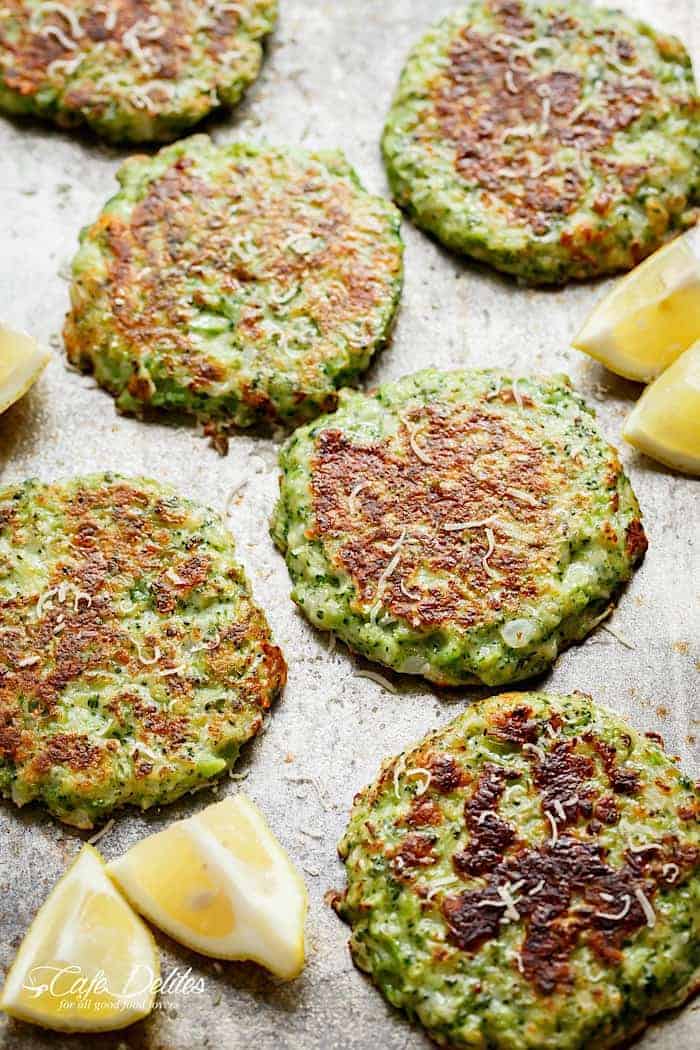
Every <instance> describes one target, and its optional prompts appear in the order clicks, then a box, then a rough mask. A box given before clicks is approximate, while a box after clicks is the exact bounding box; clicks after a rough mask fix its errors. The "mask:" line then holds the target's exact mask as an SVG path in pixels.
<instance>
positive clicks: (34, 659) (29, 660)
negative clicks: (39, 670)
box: [17, 656, 41, 667]
mask: <svg viewBox="0 0 700 1050" xmlns="http://www.w3.org/2000/svg"><path fill="white" fill-rule="evenodd" d="M40 659H41V657H40V656H25V657H24V659H22V660H18V661H17V666H18V667H33V666H34V664H38V663H39V660H40Z"/></svg>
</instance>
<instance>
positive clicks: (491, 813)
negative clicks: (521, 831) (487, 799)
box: [476, 809, 499, 825]
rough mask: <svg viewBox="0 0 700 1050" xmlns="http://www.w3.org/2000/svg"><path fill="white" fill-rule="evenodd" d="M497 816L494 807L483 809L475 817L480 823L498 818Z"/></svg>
mask: <svg viewBox="0 0 700 1050" xmlns="http://www.w3.org/2000/svg"><path fill="white" fill-rule="evenodd" d="M498 819H499V816H498V813H497V812H496V810H495V809H485V810H483V812H482V813H480V814H479V816H478V817H477V818H476V822H477V824H479V825H481V824H483V823H484V821H485V820H498Z"/></svg>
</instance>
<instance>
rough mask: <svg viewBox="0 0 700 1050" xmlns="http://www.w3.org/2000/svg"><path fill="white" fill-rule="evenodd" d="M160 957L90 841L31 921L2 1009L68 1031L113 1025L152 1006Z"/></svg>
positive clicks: (98, 1029) (130, 1021) (140, 1015)
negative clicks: (90, 844) (111, 879)
mask: <svg viewBox="0 0 700 1050" xmlns="http://www.w3.org/2000/svg"><path fill="white" fill-rule="evenodd" d="M159 978H160V964H159V961H158V953H157V950H156V946H155V942H154V940H153V937H152V935H151V933H150V931H149V930H148V929H147V928H146V927H145V926H144V924H143V923H142V921H141V919H139V917H138V916H137V915H135V914H134V912H133V911H132V910H131V908H130V907H129V905H128V904H127V902H126V901H125V900H124V898H123V897H122V896H121V895H120V894H119V892H118V891H117V890H116V889H115V887H114V884H113V883H112V882H111V881H110V879H109V878H108V877H107V871H106V868H105V864H104V861H103V860H102V858H101V857H100V855H99V853H98V852H97V850H95V849H93V848H92V846H85V847H84V849H83V850H82V851H81V852H80V854H79V856H78V858H77V860H76V861H75V862H74V863H73V864H72V865H71V867H70V868H69V869H68V871H67V872H66V873H65V875H64V876H63V878H62V879H60V881H59V882H58V883H57V884H56V885H55V886H54V888H53V890H52V891H51V894H50V895H49V897H48V898H47V900H46V901H45V902H44V904H43V905H42V907H41V908H40V909H39V912H38V914H37V916H36V918H35V919H34V922H33V923H32V925H31V926H30V928H29V931H28V933H27V935H26V936H25V938H24V940H23V941H22V944H21V945H20V948H19V951H18V953H17V957H16V959H15V961H14V963H13V964H12V968H11V969H10V972H9V973H8V975H7V980H6V981H5V986H4V988H3V990H2V996H0V1008H1V1009H3V1010H5V1011H6V1012H7V1013H8V1014H10V1015H11V1016H12V1017H17V1018H19V1019H20V1020H21V1021H31V1022H32V1023H33V1024H38V1025H41V1026H42V1027H43V1028H53V1029H57V1030H58V1031H63V1032H107V1031H111V1030H112V1029H115V1028H124V1027H126V1025H129V1024H133V1022H134V1021H139V1020H141V1018H143V1017H146V1015H147V1014H149V1013H150V1012H151V1010H152V1009H153V1002H154V999H155V991H156V985H157V982H158V981H159Z"/></svg>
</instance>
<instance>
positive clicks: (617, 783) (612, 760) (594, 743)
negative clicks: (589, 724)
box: [583, 733, 640, 795]
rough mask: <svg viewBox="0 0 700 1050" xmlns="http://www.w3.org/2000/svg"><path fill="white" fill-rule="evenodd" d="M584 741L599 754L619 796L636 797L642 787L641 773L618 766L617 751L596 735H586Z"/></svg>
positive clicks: (611, 783) (611, 784) (612, 785)
mask: <svg viewBox="0 0 700 1050" xmlns="http://www.w3.org/2000/svg"><path fill="white" fill-rule="evenodd" d="M583 739H584V740H585V741H586V743H587V744H589V745H590V746H591V747H592V748H593V750H594V751H595V752H596V753H597V754H598V757H599V758H600V760H601V762H602V763H603V768H604V770H605V774H606V776H607V778H608V781H609V782H610V786H611V788H612V789H613V791H614V792H615V793H616V794H617V795H634V794H636V793H637V791H638V790H639V787H640V779H639V773H638V772H637V771H636V770H634V769H630V768H629V767H627V766H620V765H619V764H618V758H617V751H616V750H615V748H614V747H613V746H612V745H611V744H608V743H606V742H605V741H604V740H602V739H601V738H600V737H599V736H596V735H595V734H594V733H585V734H584V737H583Z"/></svg>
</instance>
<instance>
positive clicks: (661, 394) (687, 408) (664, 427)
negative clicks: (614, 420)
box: [622, 340, 700, 474]
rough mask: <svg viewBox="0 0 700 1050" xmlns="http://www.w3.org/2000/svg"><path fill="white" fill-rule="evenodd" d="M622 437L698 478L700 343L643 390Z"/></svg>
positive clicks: (670, 465)
mask: <svg viewBox="0 0 700 1050" xmlns="http://www.w3.org/2000/svg"><path fill="white" fill-rule="evenodd" d="M622 433H623V436H624V437H625V439H626V440H627V441H629V442H630V444H631V445H634V446H635V447H636V448H638V449H640V451H642V452H645V453H646V454H647V456H651V457H652V459H658V460H659V462H660V463H665V464H666V466H668V467H673V468H674V469H675V470H681V471H683V472H684V473H686V474H700V340H699V341H698V342H697V343H696V344H695V345H694V346H692V347H691V348H690V350H686V352H685V353H684V354H682V355H681V356H680V357H679V358H678V360H677V361H675V362H674V364H672V365H671V366H670V368H667V369H666V371H665V372H664V374H663V375H661V376H659V378H658V379H657V380H656V381H655V382H654V383H652V384H651V386H648V387H647V388H646V390H645V391H644V393H643V394H642V396H641V397H640V399H639V401H638V402H637V404H636V405H635V407H634V409H633V410H632V412H631V414H630V416H629V418H628V420H627V422H626V423H625V426H624V429H623V431H622Z"/></svg>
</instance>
